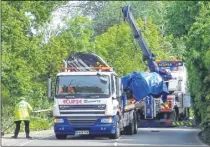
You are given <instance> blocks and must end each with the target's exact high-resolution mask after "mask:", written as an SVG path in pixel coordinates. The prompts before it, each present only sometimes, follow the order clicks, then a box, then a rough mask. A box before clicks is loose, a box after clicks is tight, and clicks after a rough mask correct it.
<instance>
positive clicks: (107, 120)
mask: <svg viewBox="0 0 210 147" xmlns="http://www.w3.org/2000/svg"><path fill="white" fill-rule="evenodd" d="M112 122H113V120H112V117H108V118H102V119H101V123H112Z"/></svg>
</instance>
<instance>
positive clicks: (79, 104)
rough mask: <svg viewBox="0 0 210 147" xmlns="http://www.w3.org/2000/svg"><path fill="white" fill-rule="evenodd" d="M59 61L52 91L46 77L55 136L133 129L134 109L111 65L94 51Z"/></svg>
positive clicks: (113, 136)
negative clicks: (51, 100) (127, 101)
mask: <svg viewBox="0 0 210 147" xmlns="http://www.w3.org/2000/svg"><path fill="white" fill-rule="evenodd" d="M63 64H64V66H63V67H62V68H61V69H62V71H61V72H60V73H58V74H57V76H56V83H55V93H52V80H51V78H49V79H48V97H49V98H50V99H53V100H54V105H53V117H54V122H55V123H54V133H55V136H56V138H57V139H65V138H66V137H67V135H76V136H77V135H90V136H107V137H109V138H110V139H117V138H119V136H120V134H121V133H126V134H130V135H132V134H136V133H137V118H136V111H137V109H136V108H135V107H130V106H129V105H126V102H125V100H126V99H125V95H123V92H122V84H121V78H120V77H118V75H117V74H116V72H115V71H114V70H113V68H111V67H109V65H108V64H107V63H106V62H105V61H104V60H103V59H102V58H101V57H99V56H98V55H96V54H93V53H85V52H78V53H74V54H71V55H70V56H69V57H68V58H66V59H65V60H63Z"/></svg>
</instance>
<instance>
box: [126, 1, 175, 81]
mask: <svg viewBox="0 0 210 147" xmlns="http://www.w3.org/2000/svg"><path fill="white" fill-rule="evenodd" d="M122 13H123V16H124V20H125V21H127V22H128V24H129V25H130V28H131V29H132V32H133V36H134V38H135V40H136V42H137V43H138V45H139V46H140V48H141V50H142V52H143V60H144V61H146V62H147V66H148V67H149V69H150V72H156V73H159V74H160V75H161V76H162V77H163V79H165V80H169V79H171V78H172V76H171V75H170V74H169V73H167V72H166V71H163V70H161V69H160V68H159V67H158V65H157V63H156V62H155V55H154V54H153V53H152V52H151V50H150V49H149V48H148V47H147V45H146V43H145V41H144V39H143V37H142V34H141V31H140V29H139V28H138V25H137V23H136V21H135V19H134V16H133V14H132V12H131V6H130V5H128V6H125V7H123V8H122Z"/></svg>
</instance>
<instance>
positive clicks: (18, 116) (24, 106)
mask: <svg viewBox="0 0 210 147" xmlns="http://www.w3.org/2000/svg"><path fill="white" fill-rule="evenodd" d="M32 110H33V109H32V107H31V105H30V104H29V103H27V102H26V101H24V100H22V101H20V102H19V103H18V104H17V105H16V106H15V118H14V121H19V120H30V117H29V114H30V112H31V111H32Z"/></svg>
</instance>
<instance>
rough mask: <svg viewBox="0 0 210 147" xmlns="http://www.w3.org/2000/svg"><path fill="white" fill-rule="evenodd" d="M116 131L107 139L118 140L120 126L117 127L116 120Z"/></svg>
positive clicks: (117, 122)
mask: <svg viewBox="0 0 210 147" xmlns="http://www.w3.org/2000/svg"><path fill="white" fill-rule="evenodd" d="M115 126H116V130H115V133H114V134H111V135H109V139H118V138H119V137H120V125H119V121H118V119H117V121H116V124H115Z"/></svg>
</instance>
